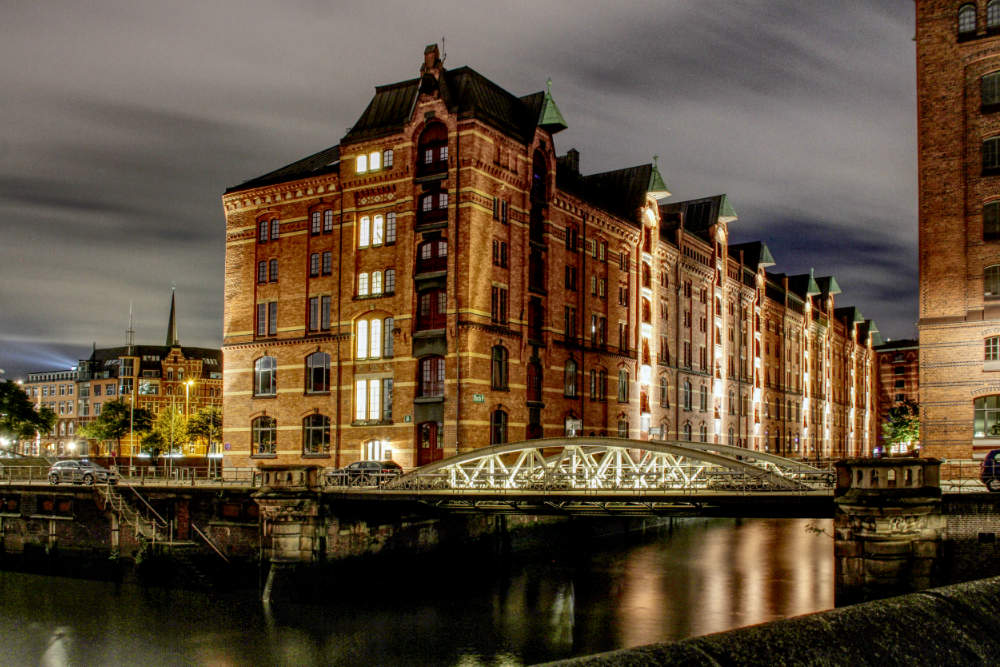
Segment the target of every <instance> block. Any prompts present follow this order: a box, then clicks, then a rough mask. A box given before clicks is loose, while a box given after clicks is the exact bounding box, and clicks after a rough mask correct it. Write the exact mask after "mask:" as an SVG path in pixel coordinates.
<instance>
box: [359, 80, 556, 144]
mask: <svg viewBox="0 0 1000 667" xmlns="http://www.w3.org/2000/svg"><path fill="white" fill-rule="evenodd" d="M438 91H439V92H440V94H441V99H442V100H443V101H444V103H445V104H446V105H447V107H448V111H449V112H450V113H457V114H459V115H462V116H465V117H473V118H477V119H479V120H481V121H483V122H484V123H486V124H488V125H491V126H493V127H495V128H496V129H498V130H500V131H501V132H504V133H506V134H508V135H510V136H513V137H514V138H516V139H518V140H519V141H520V142H521V143H524V144H528V143H531V140H532V139H533V138H534V136H535V128H536V127H538V126H539V125H540V124H542V120H543V118H544V119H545V120H546V124H548V125H550V126H553V127H555V126H556V125H558V123H559V121H562V115H561V114H559V109H558V108H557V107H556V106H555V102H554V101H552V99H551V96H550V95H549V96H546V93H543V92H541V91H539V92H537V93H532V94H530V95H525V96H524V97H517V96H515V95H513V94H511V93H509V92H507V91H506V90H504V89H503V88H501V87H500V86H498V85H497V84H495V83H493V82H492V81H490V80H489V79H487V78H486V77H485V76H483V75H482V74H480V73H479V72H477V71H475V70H474V69H472V68H471V67H459V68H457V69H453V70H445V71H444V72H442V74H441V77H440V79H439V80H438ZM419 92H420V79H409V80H407V81H400V82H399V83H394V84H391V85H388V86H377V87H376V88H375V96H374V97H372V99H371V102H369V103H368V107H367V108H366V109H365V110H364V112H363V113H362V114H361V117H360V118H359V119H358V122H356V123H355V124H354V126H353V127H352V128H351V129H350V130H348V132H347V134H346V135H345V136H344V138H343V139H342V140H341V144H347V143H354V142H356V141H363V140H365V139H372V138H375V137H380V136H385V135H388V134H393V133H395V132H398V131H399V130H400V129H402V127H403V125H405V124H406V123H407V122H408V121H409V120H410V116H411V115H412V113H413V107H414V105H415V104H416V101H417V95H418V94H419ZM556 116H558V120H557V119H556ZM562 123H563V126H562V128H559V129H563V128H564V127H565V121H562ZM550 131H551V130H550ZM556 131H558V129H556Z"/></svg>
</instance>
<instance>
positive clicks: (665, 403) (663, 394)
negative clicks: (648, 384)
mask: <svg viewBox="0 0 1000 667" xmlns="http://www.w3.org/2000/svg"><path fill="white" fill-rule="evenodd" d="M660 407H661V408H669V407H670V393H669V392H668V391H667V376H666V375H661V376H660Z"/></svg>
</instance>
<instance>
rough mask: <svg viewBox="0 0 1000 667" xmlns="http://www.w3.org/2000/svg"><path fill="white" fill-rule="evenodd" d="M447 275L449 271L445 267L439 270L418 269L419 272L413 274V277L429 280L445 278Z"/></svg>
mask: <svg viewBox="0 0 1000 667" xmlns="http://www.w3.org/2000/svg"><path fill="white" fill-rule="evenodd" d="M446 275H448V271H447V270H445V269H441V270H439V271H418V272H417V273H415V274H413V279H414V280H429V279H431V278H444V277H445V276H446Z"/></svg>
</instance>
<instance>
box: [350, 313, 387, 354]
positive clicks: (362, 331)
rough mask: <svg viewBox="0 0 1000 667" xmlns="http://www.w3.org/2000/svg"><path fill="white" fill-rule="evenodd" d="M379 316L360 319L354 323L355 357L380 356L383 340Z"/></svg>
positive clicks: (381, 321)
mask: <svg viewBox="0 0 1000 667" xmlns="http://www.w3.org/2000/svg"><path fill="white" fill-rule="evenodd" d="M382 323H383V320H382V318H381V317H375V318H372V319H360V320H358V321H357V323H356V324H355V334H354V340H355V348H354V358H355V359H379V358H380V357H381V356H382V345H383V343H384V342H385V341H384V340H383V338H382Z"/></svg>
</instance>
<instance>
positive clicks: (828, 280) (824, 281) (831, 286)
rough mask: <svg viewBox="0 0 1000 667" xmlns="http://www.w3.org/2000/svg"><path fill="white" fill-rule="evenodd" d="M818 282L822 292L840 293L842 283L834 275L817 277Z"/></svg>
mask: <svg viewBox="0 0 1000 667" xmlns="http://www.w3.org/2000/svg"><path fill="white" fill-rule="evenodd" d="M816 284H817V285H819V291H820V294H840V285H838V284H837V279H836V278H834V277H833V276H825V277H822V278H816Z"/></svg>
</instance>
